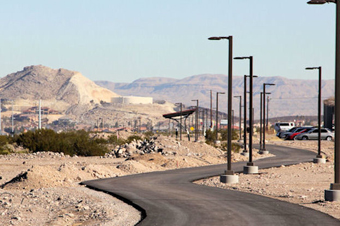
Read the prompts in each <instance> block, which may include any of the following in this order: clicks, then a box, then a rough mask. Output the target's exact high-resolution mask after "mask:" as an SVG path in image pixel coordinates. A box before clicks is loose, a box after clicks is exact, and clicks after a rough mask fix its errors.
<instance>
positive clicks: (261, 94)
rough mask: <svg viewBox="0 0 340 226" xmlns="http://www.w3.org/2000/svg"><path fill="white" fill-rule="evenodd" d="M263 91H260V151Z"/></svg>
mask: <svg viewBox="0 0 340 226" xmlns="http://www.w3.org/2000/svg"><path fill="white" fill-rule="evenodd" d="M262 96H263V92H261V93H260V151H262V98H263V97H262Z"/></svg>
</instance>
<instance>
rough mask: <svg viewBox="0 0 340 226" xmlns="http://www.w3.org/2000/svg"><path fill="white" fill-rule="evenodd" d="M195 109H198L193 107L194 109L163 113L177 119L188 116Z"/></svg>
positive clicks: (167, 116) (164, 115) (165, 116)
mask: <svg viewBox="0 0 340 226" xmlns="http://www.w3.org/2000/svg"><path fill="white" fill-rule="evenodd" d="M195 111H196V108H193V109H189V110H184V111H177V112H173V113H168V114H163V117H164V118H168V119H172V120H175V121H177V120H178V119H180V118H181V117H182V118H188V117H189V116H190V115H191V114H193V113H194V112H195Z"/></svg>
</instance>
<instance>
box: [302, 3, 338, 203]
mask: <svg viewBox="0 0 340 226" xmlns="http://www.w3.org/2000/svg"><path fill="white" fill-rule="evenodd" d="M329 2H333V3H336V22H335V24H336V26H335V27H336V31H335V34H336V37H335V43H336V44H335V117H334V121H335V138H334V183H332V184H331V186H330V189H329V190H325V200H326V201H340V143H339V139H340V104H337V103H338V102H339V101H340V90H339V89H340V3H339V4H337V3H338V2H337V1H336V0H311V1H308V2H307V3H308V4H325V3H329Z"/></svg>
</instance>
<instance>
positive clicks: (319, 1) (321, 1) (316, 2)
mask: <svg viewBox="0 0 340 226" xmlns="http://www.w3.org/2000/svg"><path fill="white" fill-rule="evenodd" d="M330 2H333V3H336V0H311V1H309V2H307V4H310V5H322V4H325V3H330Z"/></svg>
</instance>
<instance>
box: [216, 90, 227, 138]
mask: <svg viewBox="0 0 340 226" xmlns="http://www.w3.org/2000/svg"><path fill="white" fill-rule="evenodd" d="M218 94H225V92H217V93H216V127H215V128H216V142H217V140H218ZM228 124H229V122H228Z"/></svg>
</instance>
